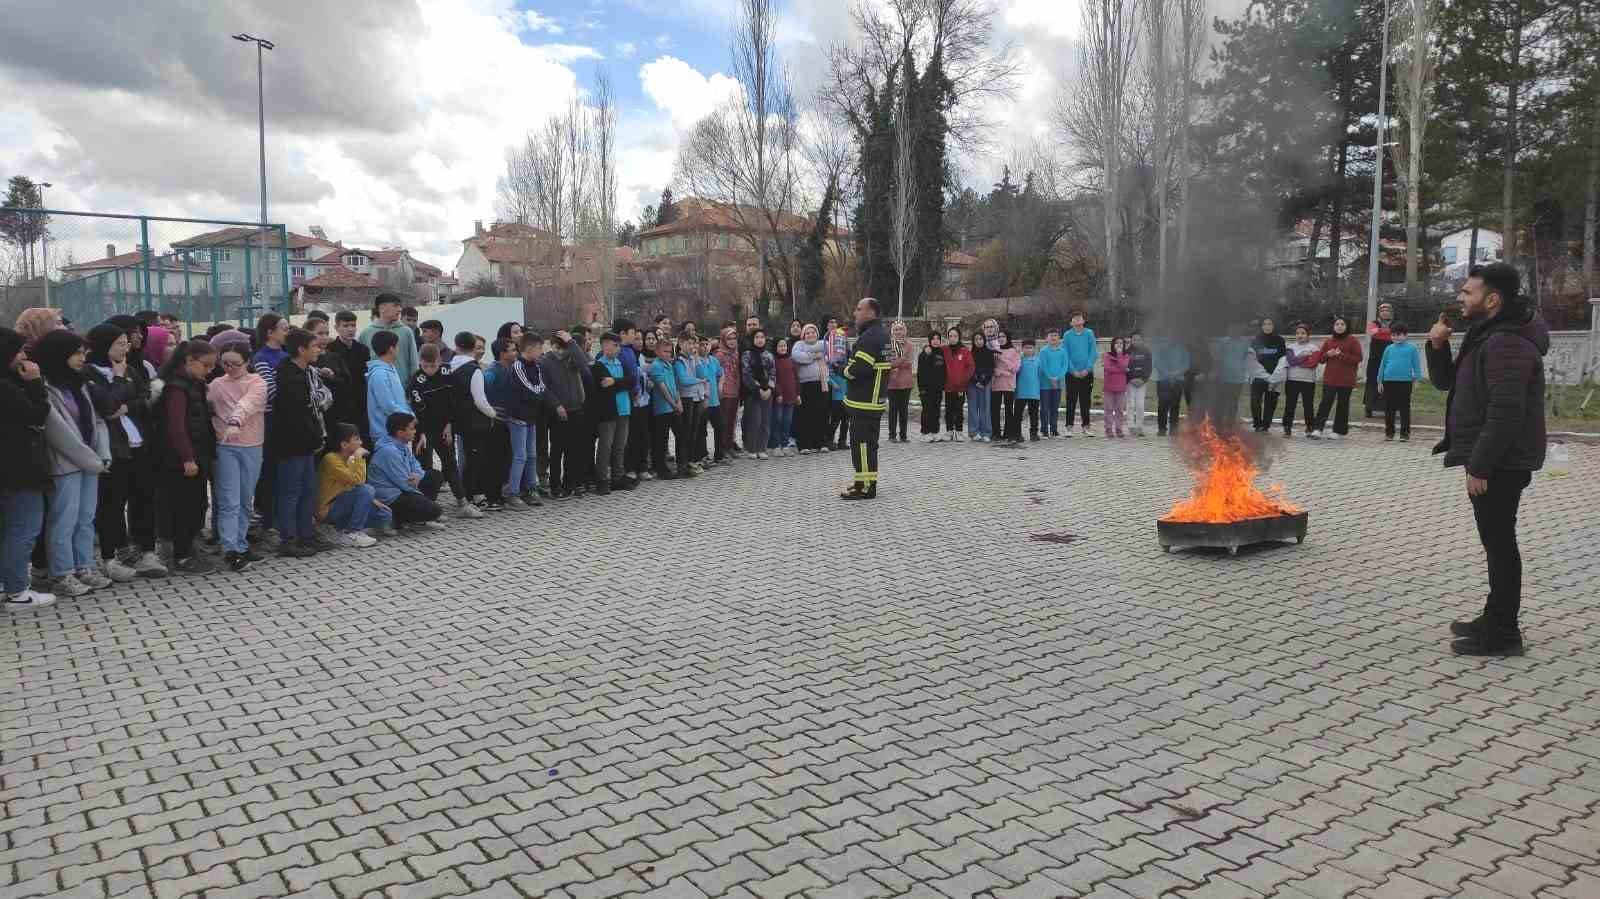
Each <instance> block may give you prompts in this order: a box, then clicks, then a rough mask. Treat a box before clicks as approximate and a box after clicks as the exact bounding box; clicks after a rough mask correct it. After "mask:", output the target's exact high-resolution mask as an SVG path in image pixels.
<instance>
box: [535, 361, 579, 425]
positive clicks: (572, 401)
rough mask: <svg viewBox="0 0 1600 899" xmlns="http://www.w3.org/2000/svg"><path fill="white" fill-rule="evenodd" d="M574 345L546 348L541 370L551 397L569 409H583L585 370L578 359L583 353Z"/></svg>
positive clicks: (540, 364)
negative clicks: (576, 351) (575, 351)
mask: <svg viewBox="0 0 1600 899" xmlns="http://www.w3.org/2000/svg"><path fill="white" fill-rule="evenodd" d="M573 349H575V348H574V347H570V346H563V347H557V348H554V349H549V350H545V352H544V358H543V359H541V360H540V363H539V372H540V374H542V375H544V389H545V392H546V393H548V394H549V395H550V399H551V400H552V401H553V402H555V404H556V405H558V406H565V407H566V408H567V411H569V412H571V411H574V410H582V409H583V401H584V393H583V370H582V363H580V362H579V361H578V357H579V356H580V355H581V353H574V352H573V351H572V350H573Z"/></svg>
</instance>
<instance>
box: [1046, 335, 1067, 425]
mask: <svg viewBox="0 0 1600 899" xmlns="http://www.w3.org/2000/svg"><path fill="white" fill-rule="evenodd" d="M1044 341H1045V344H1044V346H1043V347H1041V348H1040V350H1039V414H1040V416H1041V417H1042V418H1043V419H1044V426H1043V427H1042V428H1040V430H1041V431H1043V432H1044V436H1045V439H1047V440H1048V439H1049V438H1051V437H1060V436H1061V388H1062V385H1064V384H1065V383H1066V380H1067V349H1066V347H1064V346H1062V345H1061V330H1060V329H1059V328H1051V329H1050V330H1049V331H1048V332H1046V333H1045V336H1044ZM1069 427H1070V426H1069Z"/></svg>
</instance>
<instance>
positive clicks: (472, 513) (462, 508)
mask: <svg viewBox="0 0 1600 899" xmlns="http://www.w3.org/2000/svg"><path fill="white" fill-rule="evenodd" d="M517 502H522V500H520V499H519V500H517ZM452 514H454V515H455V517H457V518H482V517H483V510H482V509H480V508H478V507H477V506H474V505H473V504H472V503H469V502H467V501H466V500H462V501H461V502H459V503H457V504H456V508H455V512H454V513H452Z"/></svg>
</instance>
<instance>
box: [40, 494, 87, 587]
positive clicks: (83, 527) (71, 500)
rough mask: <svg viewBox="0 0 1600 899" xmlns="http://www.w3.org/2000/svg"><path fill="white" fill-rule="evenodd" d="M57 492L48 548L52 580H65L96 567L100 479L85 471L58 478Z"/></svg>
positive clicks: (49, 517)
mask: <svg viewBox="0 0 1600 899" xmlns="http://www.w3.org/2000/svg"><path fill="white" fill-rule="evenodd" d="M55 482H56V492H55V495H54V496H52V497H50V510H49V512H48V513H47V516H46V518H47V521H46V527H45V533H46V534H47V535H48V538H49V542H48V543H47V544H46V545H45V550H46V553H47V555H48V557H49V559H50V576H51V577H62V576H64V575H68V574H71V573H73V572H74V571H78V570H80V569H84V568H93V567H95V558H94V510H95V508H96V507H97V506H98V505H99V501H100V476H99V475H97V474H90V473H89V472H86V471H75V472H73V473H72V474H58V475H56V476H55Z"/></svg>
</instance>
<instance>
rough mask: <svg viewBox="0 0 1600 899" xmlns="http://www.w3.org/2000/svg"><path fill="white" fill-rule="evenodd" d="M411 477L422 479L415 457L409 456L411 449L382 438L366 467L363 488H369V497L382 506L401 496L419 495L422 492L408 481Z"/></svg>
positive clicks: (393, 440)
mask: <svg viewBox="0 0 1600 899" xmlns="http://www.w3.org/2000/svg"><path fill="white" fill-rule="evenodd" d="M411 475H416V476H417V477H419V478H420V477H422V466H421V465H420V464H419V463H418V462H417V457H416V456H413V455H411V447H409V446H406V445H405V444H404V443H401V442H400V441H398V440H396V439H394V437H392V436H388V435H386V436H384V437H383V439H381V440H379V441H378V448H377V449H376V450H375V451H374V452H373V453H372V460H371V461H370V462H368V463H367V484H368V485H370V486H371V487H372V492H373V494H374V495H376V496H377V498H378V499H379V500H381V501H383V502H389V501H391V500H393V499H394V498H395V497H397V496H399V495H400V494H402V493H417V494H420V493H421V492H422V491H420V490H418V489H417V488H416V487H415V486H413V485H412V483H411V481H410V480H409V478H410V476H411Z"/></svg>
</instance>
